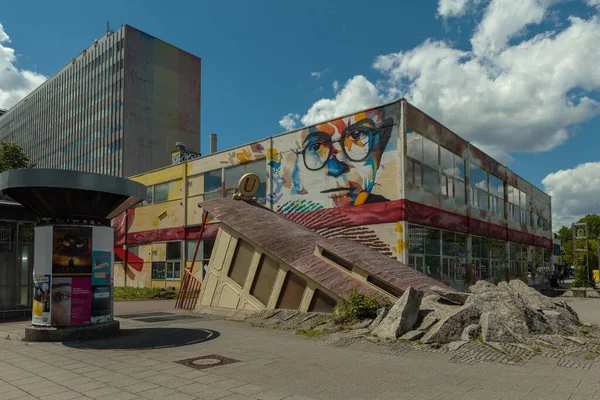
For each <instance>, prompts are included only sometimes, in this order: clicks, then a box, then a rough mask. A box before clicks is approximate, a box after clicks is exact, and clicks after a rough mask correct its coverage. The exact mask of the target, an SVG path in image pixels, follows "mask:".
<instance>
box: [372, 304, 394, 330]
mask: <svg viewBox="0 0 600 400" xmlns="http://www.w3.org/2000/svg"><path fill="white" fill-rule="evenodd" d="M388 311H390V309H389V308H387V307H382V308H379V309H377V317H375V319H374V320H373V322H371V325H369V329H370V330H373V329H375V328H377V327H378V326H379V324H381V321H383V319H384V318H385V316H386V315H387V313H388Z"/></svg>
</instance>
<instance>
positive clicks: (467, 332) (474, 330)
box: [460, 318, 481, 341]
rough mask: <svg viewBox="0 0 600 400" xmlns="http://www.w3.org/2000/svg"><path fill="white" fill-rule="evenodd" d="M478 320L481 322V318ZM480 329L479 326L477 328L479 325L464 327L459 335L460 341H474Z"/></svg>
mask: <svg viewBox="0 0 600 400" xmlns="http://www.w3.org/2000/svg"><path fill="white" fill-rule="evenodd" d="M479 320H481V318H480V319H479ZM480 329H481V326H479V324H471V325H469V326H467V327H465V329H463V331H462V333H461V334H460V340H463V341H464V340H471V339H475V338H476V337H477V334H478V333H479V330H480Z"/></svg>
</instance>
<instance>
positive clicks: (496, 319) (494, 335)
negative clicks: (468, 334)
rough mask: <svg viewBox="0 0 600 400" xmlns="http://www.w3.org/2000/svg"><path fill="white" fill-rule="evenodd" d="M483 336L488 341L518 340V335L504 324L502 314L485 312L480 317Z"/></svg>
mask: <svg viewBox="0 0 600 400" xmlns="http://www.w3.org/2000/svg"><path fill="white" fill-rule="evenodd" d="M479 323H480V324H481V336H482V337H483V340H484V341H486V342H509V343H511V342H518V341H519V340H518V337H517V335H516V334H515V333H514V332H513V331H511V330H510V328H508V327H507V326H506V324H504V321H503V318H502V315H499V314H496V313H494V312H490V311H487V312H484V313H483V314H481V318H480V319H479Z"/></svg>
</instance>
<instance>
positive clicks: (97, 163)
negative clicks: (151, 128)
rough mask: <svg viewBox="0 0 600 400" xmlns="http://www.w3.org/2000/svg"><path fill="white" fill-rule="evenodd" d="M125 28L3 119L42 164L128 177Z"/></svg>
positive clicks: (5, 128) (0, 126)
mask: <svg viewBox="0 0 600 400" xmlns="http://www.w3.org/2000/svg"><path fill="white" fill-rule="evenodd" d="M124 32H125V30H124V29H119V30H118V31H117V32H113V33H111V34H109V35H105V36H104V37H102V38H101V39H99V40H98V41H96V42H95V43H94V44H93V45H92V46H91V47H89V48H88V49H86V50H84V51H83V52H82V53H81V54H79V55H78V56H77V57H75V58H73V60H72V62H71V63H69V64H68V65H67V66H65V67H64V68H62V69H61V70H60V71H59V72H58V73H56V74H55V75H54V76H52V77H51V78H50V79H48V80H47V81H46V82H44V83H43V84H42V85H41V86H40V87H39V88H37V89H36V90H35V91H33V92H32V93H31V94H30V95H28V96H27V97H26V98H25V99H23V100H22V101H21V102H19V103H18V104H17V105H15V106H14V107H13V108H12V109H10V110H9V111H8V112H7V113H6V114H5V115H4V116H2V118H1V119H0V139H1V140H6V141H9V142H14V143H17V144H19V145H20V146H21V147H23V149H24V150H25V152H26V153H27V154H28V155H29V156H30V157H31V159H32V161H33V162H34V163H36V164H37V166H38V167H41V168H59V169H72V170H77V171H87V172H96V173H101V174H108V175H115V176H122V154H123V78H124V73H123V65H124V52H125V51H124Z"/></svg>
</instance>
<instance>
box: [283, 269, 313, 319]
mask: <svg viewBox="0 0 600 400" xmlns="http://www.w3.org/2000/svg"><path fill="white" fill-rule="evenodd" d="M305 288H306V282H305V281H304V279H302V278H300V277H299V276H297V275H294V274H293V273H291V272H289V271H288V273H287V274H286V276H285V280H284V281H283V287H282V288H281V293H280V294H279V300H278V301H277V307H276V308H281V309H284V310H298V309H299V308H300V303H301V302H302V296H303V295H304V289H305Z"/></svg>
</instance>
